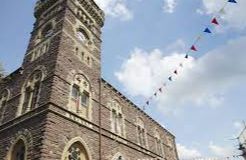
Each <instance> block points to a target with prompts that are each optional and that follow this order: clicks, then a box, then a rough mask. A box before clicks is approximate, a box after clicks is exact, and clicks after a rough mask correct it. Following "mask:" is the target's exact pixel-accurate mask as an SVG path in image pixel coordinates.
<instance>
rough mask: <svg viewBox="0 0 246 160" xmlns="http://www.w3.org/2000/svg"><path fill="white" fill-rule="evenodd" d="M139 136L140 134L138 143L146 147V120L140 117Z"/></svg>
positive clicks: (138, 123)
mask: <svg viewBox="0 0 246 160" xmlns="http://www.w3.org/2000/svg"><path fill="white" fill-rule="evenodd" d="M137 136H138V143H139V145H141V146H143V147H146V146H147V143H146V137H145V136H146V132H145V129H144V122H143V120H142V119H140V118H138V122H137Z"/></svg>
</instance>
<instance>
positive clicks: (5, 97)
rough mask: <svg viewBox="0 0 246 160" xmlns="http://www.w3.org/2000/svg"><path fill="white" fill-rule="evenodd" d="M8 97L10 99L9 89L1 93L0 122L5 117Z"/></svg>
mask: <svg viewBox="0 0 246 160" xmlns="http://www.w3.org/2000/svg"><path fill="white" fill-rule="evenodd" d="M8 99H9V91H8V90H6V89H5V90H4V91H3V92H2V93H1V94H0V124H1V123H2V120H3V118H4V112H5V109H6V108H5V107H6V104H7V101H8Z"/></svg>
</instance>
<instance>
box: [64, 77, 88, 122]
mask: <svg viewBox="0 0 246 160" xmlns="http://www.w3.org/2000/svg"><path fill="white" fill-rule="evenodd" d="M90 103H91V88H90V83H89V81H88V80H87V79H86V78H85V76H83V75H76V76H75V80H74V82H73V85H72V90H71V97H70V101H69V106H68V108H69V110H70V111H72V112H75V113H77V114H79V115H80V116H82V117H84V118H88V119H90V115H91V105H90Z"/></svg>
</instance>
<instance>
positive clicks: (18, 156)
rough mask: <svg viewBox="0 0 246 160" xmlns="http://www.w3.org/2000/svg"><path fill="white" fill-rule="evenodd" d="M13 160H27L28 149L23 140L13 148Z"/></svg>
mask: <svg viewBox="0 0 246 160" xmlns="http://www.w3.org/2000/svg"><path fill="white" fill-rule="evenodd" d="M11 160H26V147H25V143H24V141H23V140H19V141H18V142H17V143H16V144H15V146H14V147H13V149H12V153H11Z"/></svg>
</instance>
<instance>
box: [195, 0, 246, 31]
mask: <svg viewBox="0 0 246 160" xmlns="http://www.w3.org/2000/svg"><path fill="white" fill-rule="evenodd" d="M202 2H203V10H201V9H198V10H197V11H198V13H200V14H216V13H218V12H219V10H220V9H221V8H222V7H223V6H224V4H225V1H224V0H216V1H215V0H202ZM237 2H238V3H237V4H233V3H228V4H227V6H226V8H225V14H223V15H222V16H221V18H222V19H223V20H224V21H225V22H226V23H227V28H234V29H239V30H243V29H246V10H245V6H246V1H245V0H237Z"/></svg>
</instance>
